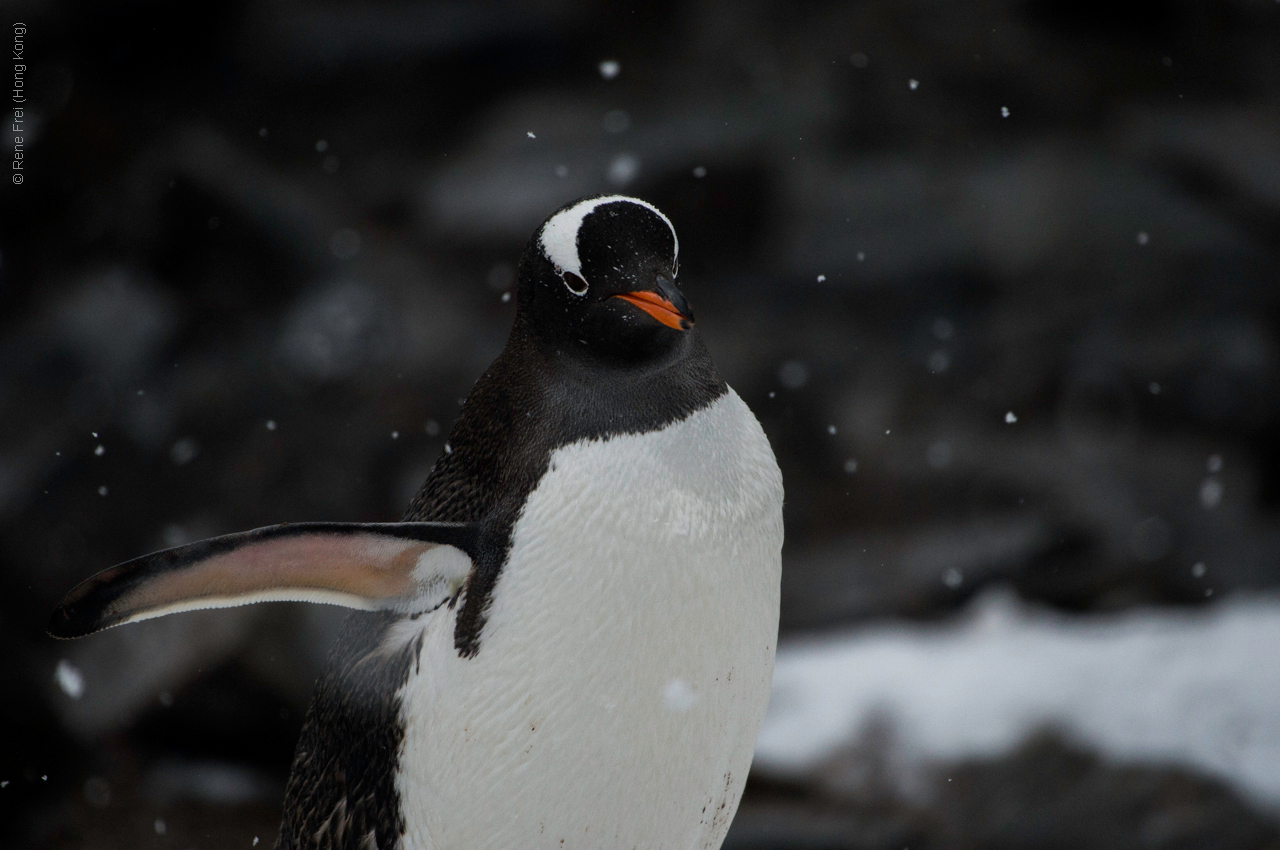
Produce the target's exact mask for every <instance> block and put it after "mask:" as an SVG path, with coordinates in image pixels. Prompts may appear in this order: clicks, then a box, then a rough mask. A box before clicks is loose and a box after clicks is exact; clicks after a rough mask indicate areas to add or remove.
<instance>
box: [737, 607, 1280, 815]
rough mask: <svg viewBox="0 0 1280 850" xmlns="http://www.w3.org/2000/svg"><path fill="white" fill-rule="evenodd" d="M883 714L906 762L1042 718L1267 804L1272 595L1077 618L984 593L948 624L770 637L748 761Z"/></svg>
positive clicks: (1271, 764)
mask: <svg viewBox="0 0 1280 850" xmlns="http://www.w3.org/2000/svg"><path fill="white" fill-rule="evenodd" d="M886 718H888V719H889V720H890V721H891V723H892V725H893V732H894V746H895V747H896V748H898V749H899V750H900V752H899V753H897V754H896V755H897V756H898V757H899V758H903V759H905V760H906V761H907V762H909V763H912V764H916V765H925V764H930V763H943V762H951V761H956V760H959V759H964V758H972V757H991V756H999V755H1003V754H1005V753H1007V752H1009V751H1010V750H1012V749H1013V748H1014V747H1016V746H1017V745H1018V744H1019V743H1020V742H1022V741H1023V740H1024V739H1025V738H1026V737H1027V736H1028V735H1029V734H1031V733H1033V732H1035V731H1037V730H1040V729H1044V728H1046V727H1051V728H1054V729H1056V730H1058V731H1059V732H1061V733H1063V734H1065V735H1066V736H1068V737H1069V738H1070V739H1072V740H1074V741H1077V742H1079V743H1081V744H1083V745H1085V746H1089V747H1091V748H1093V749H1095V750H1097V751H1099V752H1100V753H1102V754H1104V755H1106V756H1109V757H1111V758H1113V759H1117V760H1131V761H1137V760H1141V761H1147V762H1163V763H1172V764H1177V765H1180V766H1184V767H1188V768H1191V769H1194V770H1197V771H1200V772H1203V773H1206V774H1209V775H1212V776H1216V777H1219V778H1221V779H1224V780H1226V781H1228V782H1229V783H1231V784H1232V785H1234V786H1235V787H1236V788H1237V789H1239V790H1240V791H1242V792H1243V793H1244V794H1245V795H1246V796H1248V797H1250V798H1252V799H1253V800H1255V801H1256V802H1258V803H1261V804H1263V805H1267V806H1269V807H1277V806H1280V769H1278V768H1277V765H1280V600H1277V599H1275V598H1237V599H1231V600H1225V601H1223V602H1221V603H1218V604H1217V605H1215V606H1213V607H1210V608H1203V609H1199V610H1197V611H1176V610H1169V609H1159V610H1156V609H1146V610H1132V611H1128V612H1124V613H1119V614H1114V615H1092V616H1087V617H1081V616H1067V615H1062V614H1057V613H1053V612H1050V611H1046V610H1042V609H1038V608H1034V607H1030V606H1027V605H1025V604H1023V603H1021V602H1019V601H1018V600H1017V599H1016V598H1015V597H1013V596H1012V595H1011V594H1009V593H1007V592H994V593H989V594H987V595H985V596H982V597H980V598H978V599H977V600H976V601H975V602H974V603H973V604H972V605H971V606H970V608H969V609H968V610H967V611H966V612H965V613H963V614H962V615H961V616H960V617H959V618H958V619H957V620H954V621H952V622H950V623H948V624H942V625H920V624H914V625H906V624H892V625H878V626H869V627H866V628H862V629H859V630H856V631H853V632H849V633H846V634H844V635H840V636H834V637H823V638H818V639H807V640H804V641H794V642H791V643H790V644H787V643H784V644H783V645H782V646H781V647H779V650H778V659H777V667H776V669H775V672H774V678H773V695H772V699H771V701H770V705H769V712H768V716H767V717H766V718H765V723H764V728H763V730H762V731H761V734H760V741H759V745H758V747H757V750H756V760H755V765H754V767H755V769H757V770H760V771H761V772H763V773H765V774H770V773H771V774H774V775H778V776H796V775H802V774H806V773H809V772H811V771H813V770H815V769H817V768H818V767H820V766H821V764H822V763H823V762H824V761H826V760H827V759H829V758H831V757H832V756H833V755H835V754H836V753H837V752H839V751H840V750H841V749H842V748H845V747H848V746H850V745H851V744H852V743H853V742H854V741H855V740H856V739H857V738H858V736H859V735H860V734H862V732H863V731H865V730H867V729H869V728H871V727H872V726H873V725H874V724H876V723H877V722H879V723H883V721H884V719H886Z"/></svg>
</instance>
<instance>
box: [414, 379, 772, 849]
mask: <svg viewBox="0 0 1280 850" xmlns="http://www.w3.org/2000/svg"><path fill="white" fill-rule="evenodd" d="M781 546H782V481H781V476H780V474H779V472H778V468H777V464H776V463H775V461H774V458H773V453H772V452H771V451H770V449H769V444H768V441H767V440H766V438H765V436H764V433H763V432H762V431H761V429H760V426H759V424H758V423H757V422H756V420H755V417H754V416H753V415H752V414H751V412H750V411H749V410H748V409H747V407H746V405H745V404H744V403H743V402H742V400H741V399H739V398H738V396H737V395H736V394H734V393H733V392H732V391H730V392H729V393H728V394H727V395H726V396H724V397H722V398H721V399H720V400H719V401H717V402H716V403H715V404H713V405H712V406H711V407H709V408H707V409H705V410H702V411H699V412H698V413H695V414H693V415H692V416H690V417H689V418H688V419H686V420H684V421H682V422H680V423H677V424H675V425H673V426H670V427H668V428H666V429H664V430H663V431H660V432H655V433H650V434H643V435H637V436H626V437H618V438H614V439H611V440H608V441H604V442H599V441H596V442H585V443H578V444H574V445H570V446H566V447H564V448H562V449H559V450H558V451H557V452H556V453H555V454H554V455H553V457H552V460H551V468H550V469H549V471H548V473H547V475H546V476H545V477H544V478H543V480H542V481H541V482H540V483H539V485H538V487H537V489H536V490H535V491H534V492H533V493H532V494H531V495H530V497H529V500H528V502H527V503H526V506H525V510H524V512H523V513H522V515H521V517H520V519H519V521H518V522H517V524H516V526H515V529H514V533H513V536H512V547H511V553H510V557H509V559H508V562H507V565H506V567H505V569H504V571H503V573H502V574H501V576H500V578H499V580H498V583H497V586H496V587H495V589H494V593H493V602H492V606H491V608H490V610H489V616H488V621H487V623H486V625H485V628H484V632H483V634H482V636H481V648H480V652H479V654H478V655H477V656H476V657H474V658H471V659H462V658H459V657H458V655H457V653H456V652H455V651H454V647H453V627H454V612H453V611H452V610H449V609H441V610H440V611H438V612H436V613H434V614H432V615H429V616H427V617H423V618H421V619H420V620H418V621H416V622H407V623H404V624H402V625H401V626H400V627H399V633H398V634H396V635H395V636H394V637H395V639H410V638H416V637H417V635H418V634H419V633H422V635H423V648H422V652H421V655H420V663H419V664H418V666H417V668H416V669H415V671H414V672H413V673H411V675H410V678H409V680H408V682H407V683H406V684H405V685H404V687H403V689H402V690H401V694H400V695H401V698H402V701H403V715H404V718H405V721H406V735H405V743H404V749H403V752H402V754H401V772H400V775H399V777H398V779H397V783H398V790H399V792H400V797H401V803H402V810H403V813H404V817H405V821H406V827H407V829H406V835H405V839H404V846H405V847H406V848H432V850H481V848H495V850H497V848H501V850H510V848H513V847H519V848H522V850H529V848H539V847H545V848H550V850H557V849H558V848H563V850H575V848H592V850H600V848H619V850H632V849H633V848H637V849H638V850H643V848H673V849H674V848H679V850H685V848H688V850H695V848H698V849H699V850H701V848H709V849H710V850H715V848H718V847H719V845H720V843H721V841H722V840H723V838H724V834H725V832H726V830H727V829H728V824H729V821H730V820H731V819H732V817H733V813H734V811H735V810H736V808H737V804H738V798H739V797H740V795H741V793H742V786H743V783H744V782H745V781H746V774H747V768H748V766H749V765H750V762H751V755H752V751H753V749H754V746H755V739H756V734H757V732H758V731H759V727H760V722H761V720H762V718H763V716H764V710H765V706H766V704H767V702H768V697H769V683H770V678H771V676H772V671H773V655H774V647H775V644H776V639H777V625H778V584H779V577H780V550H781Z"/></svg>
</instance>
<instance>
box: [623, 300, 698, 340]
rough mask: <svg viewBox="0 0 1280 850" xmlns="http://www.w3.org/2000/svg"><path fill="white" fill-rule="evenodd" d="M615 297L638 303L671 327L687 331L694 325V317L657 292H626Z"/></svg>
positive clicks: (638, 305) (637, 304) (642, 308)
mask: <svg viewBox="0 0 1280 850" xmlns="http://www.w3.org/2000/svg"><path fill="white" fill-rule="evenodd" d="M613 297H614V298H621V299H622V300H623V301H626V302H628V303H630V304H634V305H636V306H637V307H639V308H640V309H641V310H644V311H645V312H646V313H648V314H649V315H650V316H653V317H654V318H655V319H657V320H658V321H659V322H662V324H664V325H666V326H667V327H669V328H675V329H676V330H678V331H687V330H688V329H689V328H691V327H693V320H692V319H690V318H689V317H687V316H685V315H684V314H682V313H681V312H680V311H679V310H677V309H676V305H674V304H672V303H671V302H670V301H668V300H667V299H665V298H663V297H662V296H661V295H659V294H658V293H656V292H643V291H642V292H624V293H623V294H621V295H615V296H613Z"/></svg>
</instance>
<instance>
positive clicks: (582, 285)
mask: <svg viewBox="0 0 1280 850" xmlns="http://www.w3.org/2000/svg"><path fill="white" fill-rule="evenodd" d="M560 277H561V279H562V280H563V281H564V285H565V286H567V287H569V291H570V292H572V293H573V294H574V295H579V296H581V295H586V294H587V282H586V281H585V280H583V279H582V278H580V277H578V276H577V275H576V274H574V273H573V272H564V273H563V274H561V275H560Z"/></svg>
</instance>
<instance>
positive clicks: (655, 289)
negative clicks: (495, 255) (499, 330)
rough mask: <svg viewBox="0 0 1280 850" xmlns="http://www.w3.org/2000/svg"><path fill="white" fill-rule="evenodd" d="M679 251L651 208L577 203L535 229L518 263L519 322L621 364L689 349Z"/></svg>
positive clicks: (612, 200) (621, 199) (617, 202)
mask: <svg viewBox="0 0 1280 850" xmlns="http://www.w3.org/2000/svg"><path fill="white" fill-rule="evenodd" d="M679 249H680V243H679V242H678V241H677V239H676V231H675V228H674V227H672V225H671V221H670V220H669V219H668V218H667V217H666V216H665V215H663V214H662V213H661V212H659V211H658V209H657V208H656V207H654V206H653V205H652V204H649V203H646V202H645V201H641V200H638V199H636V198H628V197H625V196H622V195H606V196H602V197H596V198H587V199H584V200H580V201H575V202H573V203H571V204H568V205H567V206H564V207H562V208H561V209H559V210H557V211H556V212H555V213H553V214H552V215H551V216H550V217H549V218H548V219H547V220H546V221H544V222H543V223H542V226H541V227H539V228H538V229H537V230H536V231H534V234H533V238H531V239H530V240H529V245H528V247H527V248H526V249H525V252H524V256H523V258H522V259H521V261H520V279H519V284H518V290H517V316H518V319H517V321H523V322H524V323H525V325H526V327H528V328H529V329H530V331H531V332H532V333H533V334H535V335H536V336H537V337H538V338H540V339H541V340H543V341H544V342H548V343H551V344H553V345H555V346H557V347H558V348H568V349H574V350H576V351H577V352H579V353H581V354H582V355H585V356H588V357H592V358H596V359H602V360H606V361H618V362H623V363H633V362H643V361H647V360H652V359H655V358H660V357H663V356H666V355H669V354H671V353H672V352H675V351H679V350H682V349H683V348H684V347H686V346H687V345H689V340H690V337H691V336H692V328H693V311H692V309H691V308H690V307H689V302H688V301H686V300H685V297H684V295H683V294H682V293H681V292H680V289H679V287H678V286H677V284H676V275H677V272H678V270H679V263H678V254H679Z"/></svg>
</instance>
